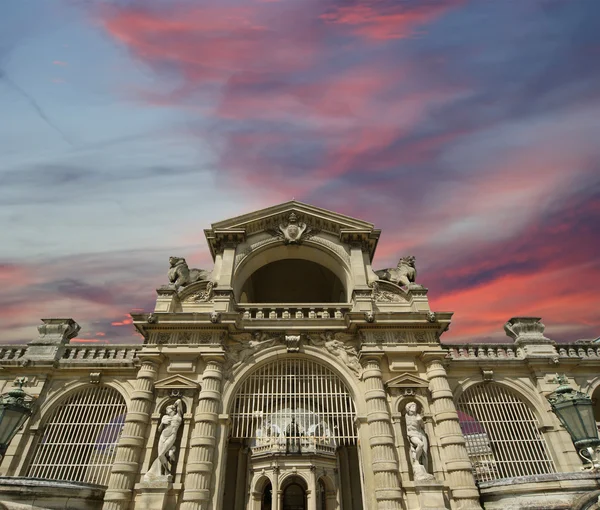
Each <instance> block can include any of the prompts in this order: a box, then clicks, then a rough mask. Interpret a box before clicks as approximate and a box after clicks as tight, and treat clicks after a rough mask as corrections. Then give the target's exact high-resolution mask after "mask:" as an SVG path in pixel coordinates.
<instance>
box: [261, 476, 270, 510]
mask: <svg viewBox="0 0 600 510" xmlns="http://www.w3.org/2000/svg"><path fill="white" fill-rule="evenodd" d="M272 505H273V487H272V486H271V482H269V483H267V485H265V488H264V490H263V493H262V501H261V506H260V508H261V510H271V507H272Z"/></svg>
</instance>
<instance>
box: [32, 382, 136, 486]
mask: <svg viewBox="0 0 600 510" xmlns="http://www.w3.org/2000/svg"><path fill="white" fill-rule="evenodd" d="M126 412H127V408H126V405H125V401H124V400H123V397H122V396H121V395H120V394H119V392H118V391H116V390H114V389H113V388H109V387H108V386H89V387H87V388H84V389H82V390H80V391H77V392H75V393H73V394H72V395H70V396H69V397H67V398H66V399H65V400H64V401H63V402H61V403H60V404H59V405H58V406H57V408H56V409H55V410H54V411H53V412H52V415H51V416H50V418H49V420H48V421H47V422H46V424H45V426H44V428H43V431H42V437H41V440H40V442H39V443H38V445H37V449H36V451H35V454H34V456H33V461H32V462H31V464H30V466H29V470H28V472H27V476H28V477H31V478H44V479H49V480H66V481H71V482H84V483H91V484H96V485H106V484H107V483H108V477H109V475H110V470H111V467H112V464H113V461H114V458H115V453H116V446H117V443H118V441H119V437H120V436H121V430H122V428H123V423H124V422H125V414H126Z"/></svg>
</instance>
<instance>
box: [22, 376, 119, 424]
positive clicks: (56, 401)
mask: <svg viewBox="0 0 600 510" xmlns="http://www.w3.org/2000/svg"><path fill="white" fill-rule="evenodd" d="M55 383H56V387H52V388H51V389H50V392H49V396H48V397H47V398H46V399H45V400H44V402H43V404H42V405H41V406H40V407H39V408H38V411H37V412H35V413H34V414H33V419H32V423H31V426H30V427H31V428H32V429H34V430H35V429H36V428H39V427H40V426H43V425H44V423H46V421H47V420H48V416H49V414H51V413H52V411H53V409H54V408H55V407H56V406H57V405H60V403H61V402H63V401H64V400H65V399H67V398H69V396H70V395H72V394H73V393H76V392H77V391H80V390H82V389H85V388H88V387H94V385H93V384H92V383H90V382H84V381H82V380H71V381H67V382H65V381H61V380H57V381H55ZM100 386H108V387H109V388H112V389H114V390H115V391H117V392H118V393H119V395H120V396H121V398H123V400H124V401H125V406H126V408H127V409H129V408H130V407H131V395H130V393H129V391H128V390H127V388H126V386H125V384H124V382H123V381H118V380H106V381H105V380H104V379H103V380H102V384H101V385H100Z"/></svg>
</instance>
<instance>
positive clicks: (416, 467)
mask: <svg viewBox="0 0 600 510" xmlns="http://www.w3.org/2000/svg"><path fill="white" fill-rule="evenodd" d="M405 410H406V414H405V420H406V438H407V439H408V441H409V446H410V461H411V465H412V468H413V473H414V476H415V481H427V480H434V479H435V477H434V476H433V475H432V474H430V473H429V472H428V460H427V453H428V450H429V441H428V439H427V434H425V430H424V429H423V417H422V416H421V415H420V414H419V413H418V412H417V404H416V403H415V402H409V403H408V404H406V407H405Z"/></svg>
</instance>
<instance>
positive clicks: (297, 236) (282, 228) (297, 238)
mask: <svg viewBox="0 0 600 510" xmlns="http://www.w3.org/2000/svg"><path fill="white" fill-rule="evenodd" d="M266 232H268V233H269V234H271V235H272V236H274V237H279V238H280V239H282V240H283V242H284V244H302V242H303V241H305V240H306V239H309V238H311V237H312V236H314V235H316V234H318V233H319V232H320V231H319V230H318V229H315V228H311V227H309V226H308V225H307V224H306V223H304V222H303V221H298V217H297V216H296V214H295V213H290V215H289V216H288V218H287V221H285V222H283V223H280V224H279V226H278V228H277V229H267V230H266Z"/></svg>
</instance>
